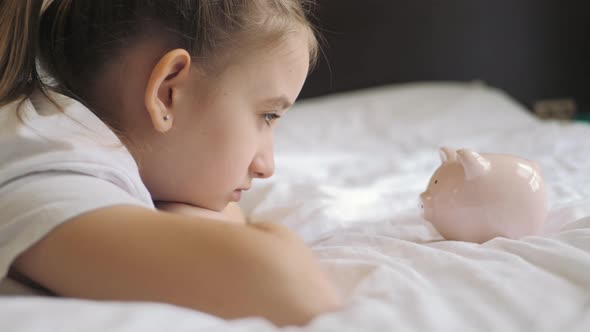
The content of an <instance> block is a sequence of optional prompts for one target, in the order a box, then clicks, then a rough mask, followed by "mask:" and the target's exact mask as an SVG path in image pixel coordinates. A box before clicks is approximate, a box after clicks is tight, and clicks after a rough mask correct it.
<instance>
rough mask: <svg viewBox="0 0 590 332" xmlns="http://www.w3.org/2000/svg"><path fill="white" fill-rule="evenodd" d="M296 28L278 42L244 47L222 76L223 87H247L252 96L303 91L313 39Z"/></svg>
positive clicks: (291, 96)
mask: <svg viewBox="0 0 590 332" xmlns="http://www.w3.org/2000/svg"><path fill="white" fill-rule="evenodd" d="M308 38H309V37H308V35H307V33H305V32H304V31H293V32H292V33H289V34H288V35H286V36H285V38H284V39H283V40H281V41H280V42H279V43H276V45H271V46H268V47H257V48H254V47H252V48H249V49H246V50H243V52H242V53H238V54H235V59H234V60H233V61H231V62H230V63H229V64H228V65H227V67H226V68H225V69H224V70H223V71H222V73H221V74H220V75H219V76H218V82H219V83H220V84H222V85H223V87H222V89H237V88H239V89H241V90H246V91H247V92H248V93H249V94H251V95H252V96H260V95H269V96H270V97H278V96H287V97H288V98H290V99H291V102H292V101H293V99H295V97H296V96H297V95H298V94H299V91H300V89H301V86H302V85H303V82H304V81H305V78H306V77H307V73H308V70H309V61H310V59H309V39H308Z"/></svg>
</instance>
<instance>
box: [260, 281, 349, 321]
mask: <svg viewBox="0 0 590 332" xmlns="http://www.w3.org/2000/svg"><path fill="white" fill-rule="evenodd" d="M310 294H313V295H311V296H307V297H302V296H300V294H297V295H296V296H294V297H293V298H291V299H290V300H288V301H286V302H288V303H284V304H283V305H284V306H283V308H291V310H289V311H288V312H286V313H285V315H281V316H278V317H273V318H271V321H273V323H274V324H276V325H277V326H280V327H284V326H289V325H292V326H305V325H308V324H309V323H311V322H312V321H313V320H314V319H315V318H317V317H319V316H323V315H326V314H329V313H332V312H336V311H339V310H340V309H342V307H343V306H344V301H343V299H342V297H341V296H340V294H339V293H338V292H337V291H336V290H335V288H334V287H333V286H332V285H326V287H322V288H315V289H314V290H313V292H312V293H310Z"/></svg>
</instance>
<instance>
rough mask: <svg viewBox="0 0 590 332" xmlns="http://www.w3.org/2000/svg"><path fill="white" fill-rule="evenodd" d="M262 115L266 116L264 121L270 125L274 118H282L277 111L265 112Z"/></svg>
mask: <svg viewBox="0 0 590 332" xmlns="http://www.w3.org/2000/svg"><path fill="white" fill-rule="evenodd" d="M262 117H263V118H264V121H265V122H266V124H267V125H269V126H270V123H271V122H272V121H273V120H277V119H280V118H281V116H280V115H278V114H277V113H264V114H262Z"/></svg>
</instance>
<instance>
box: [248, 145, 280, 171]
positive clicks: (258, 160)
mask: <svg viewBox="0 0 590 332" xmlns="http://www.w3.org/2000/svg"><path fill="white" fill-rule="evenodd" d="M274 173H275V159H274V152H273V148H272V146H271V147H270V148H267V149H264V150H263V151H261V152H260V153H258V154H257V155H256V156H255V157H254V159H253V160H252V163H250V176H251V177H253V178H260V179H267V178H270V177H271V176H273V174H274Z"/></svg>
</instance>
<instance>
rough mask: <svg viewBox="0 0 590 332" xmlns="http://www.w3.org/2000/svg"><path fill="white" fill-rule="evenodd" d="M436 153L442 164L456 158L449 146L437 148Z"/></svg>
mask: <svg viewBox="0 0 590 332" xmlns="http://www.w3.org/2000/svg"><path fill="white" fill-rule="evenodd" d="M438 153H439V155H440V161H441V162H442V163H443V164H444V163H448V162H451V161H456V160H457V153H456V152H455V150H453V149H451V148H447V147H442V148H440V149H439V150H438Z"/></svg>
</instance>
